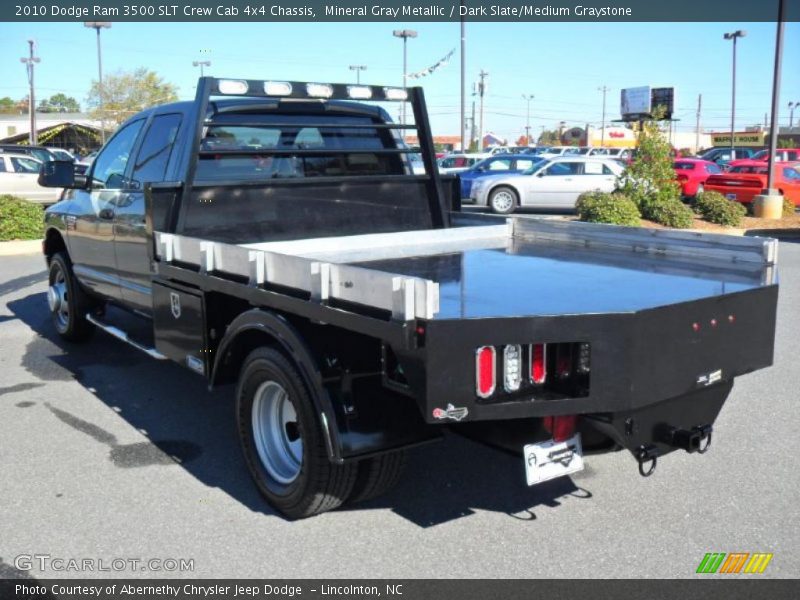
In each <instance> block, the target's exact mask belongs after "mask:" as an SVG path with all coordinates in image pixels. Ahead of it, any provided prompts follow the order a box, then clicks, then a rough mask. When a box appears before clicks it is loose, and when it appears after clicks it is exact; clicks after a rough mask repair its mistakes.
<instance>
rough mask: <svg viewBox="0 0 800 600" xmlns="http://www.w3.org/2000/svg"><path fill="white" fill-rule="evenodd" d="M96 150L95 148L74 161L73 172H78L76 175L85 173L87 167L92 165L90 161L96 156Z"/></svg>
mask: <svg viewBox="0 0 800 600" xmlns="http://www.w3.org/2000/svg"><path fill="white" fill-rule="evenodd" d="M98 152H99V150H95V151H94V152H90V153H89V154H87V155H86V156H84V157H83V158H82V159H80V160H79V161H78V162H76V163H75V173H76V174H78V175H83V174H84V173H86V171H88V170H89V167H91V166H92V162H94V158H95V156H97V153H98Z"/></svg>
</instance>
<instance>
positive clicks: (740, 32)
mask: <svg viewBox="0 0 800 600" xmlns="http://www.w3.org/2000/svg"><path fill="white" fill-rule="evenodd" d="M746 35H747V32H746V31H743V30H741V29H738V30H736V31H733V32H731V33H726V34H725V35H723V36H722V37H723V38H724V39H726V40H732V41H733V76H732V78H731V158H732V159H733V158H735V157H734V156H733V134H734V132H735V131H736V126H735V123H736V40H737V39H739V38H740V37H744V36H746Z"/></svg>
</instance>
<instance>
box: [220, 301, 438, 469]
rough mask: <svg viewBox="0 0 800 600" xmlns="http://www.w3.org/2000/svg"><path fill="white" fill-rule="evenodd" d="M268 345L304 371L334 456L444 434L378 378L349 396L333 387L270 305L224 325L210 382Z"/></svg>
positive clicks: (369, 452)
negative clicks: (380, 382) (343, 396)
mask: <svg viewBox="0 0 800 600" xmlns="http://www.w3.org/2000/svg"><path fill="white" fill-rule="evenodd" d="M265 345H271V346H273V347H275V348H277V349H278V350H280V351H281V352H283V353H284V355H286V357H287V358H288V359H289V360H291V361H292V362H293V363H294V364H295V365H296V366H297V368H298V370H299V371H300V374H301V376H302V377H303V380H304V382H305V384H306V385H307V386H308V389H309V391H310V392H312V393H311V397H312V398H313V401H314V403H315V407H314V408H315V410H316V411H317V414H318V415H319V417H320V422H321V424H322V429H323V433H324V435H325V443H326V447H327V450H328V456H329V458H330V460H331V461H332V462H334V463H337V464H341V463H344V462H346V461H350V460H360V459H363V458H367V457H371V456H377V455H380V454H384V453H387V452H392V451H395V450H399V449H401V448H408V447H411V446H415V445H418V444H421V443H426V442H429V441H435V440H438V439H441V436H442V434H441V431H440V428H438V427H434V426H431V425H428V424H426V423H425V422H424V420H423V419H422V416H421V415H420V414H419V409H418V407H417V405H416V403H415V402H414V401H413V400H412V399H410V398H408V397H406V396H403V395H402V394H397V393H394V392H392V391H391V390H387V389H385V388H383V387H381V386H380V385H379V378H376V379H377V381H372V380H370V381H366V380H362V381H361V382H359V386H360V388H359V389H362V390H364V391H363V392H361V393H360V394H354V395H351V396H349V397H348V398H347V399H346V400H345V399H343V398H341V397H339V395H338V394H335V393H332V391H331V389H330V388H329V386H328V385H326V383H329V382H326V381H324V380H323V374H322V371H321V369H320V365H319V363H318V361H317V359H316V358H315V355H314V352H313V351H312V349H311V347H310V346H309V345H308V344H307V343H306V341H305V339H304V337H303V336H302V334H301V333H300V332H299V331H298V330H297V328H296V327H295V326H294V325H293V324H292V323H291V322H289V320H288V319H286V318H285V317H283V316H282V315H280V314H279V313H276V312H273V311H269V310H264V309H250V310H246V311H245V312H243V313H241V314H239V315H238V316H237V317H236V318H235V319H234V320H233V321H232V322H231V323H230V325H229V326H228V327H227V328H226V330H225V334H224V335H223V337H222V340H220V343H219V345H218V347H217V351H216V353H215V358H214V361H213V367H212V369H211V376H210V378H209V385H210V387H213V386H214V385H218V384H225V383H233V382H235V380H236V377H237V376H238V371H239V367H240V366H241V364H242V361H243V360H244V359H245V357H246V356H247V354H248V353H249V352H250V351H252V350H253V349H255V348H257V347H260V346H265ZM351 385H352V381H350V380H349V379H347V380H346V381H345V383H344V387H346V388H350V386H351ZM351 403H352V404H351Z"/></svg>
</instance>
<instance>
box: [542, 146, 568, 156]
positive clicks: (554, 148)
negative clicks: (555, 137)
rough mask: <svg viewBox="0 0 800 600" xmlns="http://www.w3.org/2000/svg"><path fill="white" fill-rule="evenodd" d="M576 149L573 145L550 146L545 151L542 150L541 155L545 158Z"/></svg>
mask: <svg viewBox="0 0 800 600" xmlns="http://www.w3.org/2000/svg"><path fill="white" fill-rule="evenodd" d="M575 149H576V147H575V146H551V147H550V148H548V149H547V151H546V152H542V153H541V156H544V157H545V158H553V157H555V156H562V155H564V154H567V153H572V152H574V151H575Z"/></svg>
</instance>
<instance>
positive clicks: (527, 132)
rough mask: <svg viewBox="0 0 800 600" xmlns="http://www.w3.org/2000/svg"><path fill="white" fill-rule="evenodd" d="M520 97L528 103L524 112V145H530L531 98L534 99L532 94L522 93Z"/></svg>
mask: <svg viewBox="0 0 800 600" xmlns="http://www.w3.org/2000/svg"><path fill="white" fill-rule="evenodd" d="M522 99H523V100H525V101H526V102H527V103H528V108H527V111H526V113H525V145H527V146H530V145H531V100H533V99H534V95H533V94H522Z"/></svg>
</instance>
